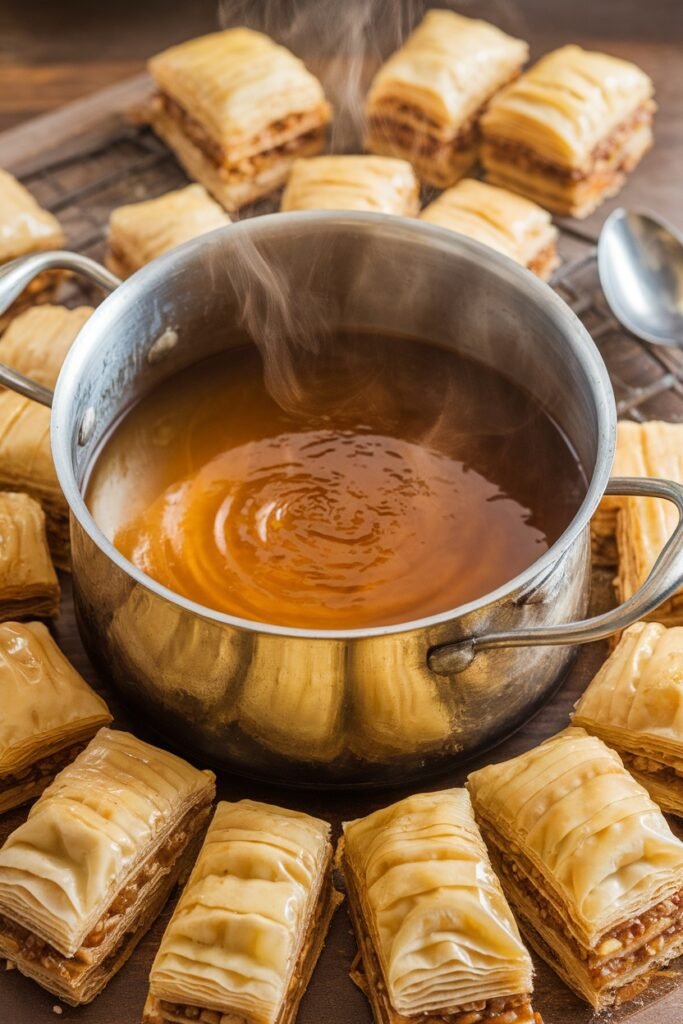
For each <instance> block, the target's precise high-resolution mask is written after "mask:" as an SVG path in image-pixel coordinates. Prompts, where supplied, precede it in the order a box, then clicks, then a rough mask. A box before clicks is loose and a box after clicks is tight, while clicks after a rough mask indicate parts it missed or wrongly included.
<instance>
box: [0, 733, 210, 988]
mask: <svg viewBox="0 0 683 1024" xmlns="http://www.w3.org/2000/svg"><path fill="white" fill-rule="evenodd" d="M213 795H214V777H213V775H212V774H211V773H210V772H201V771H198V770H197V769H196V768H192V767H191V766H190V765H189V764H188V763H187V762H186V761H183V760H181V758H179V757H175V756H174V755H173V754H169V753H167V752H166V751H164V750H159V749H157V748H156V747H152V746H149V744H147V743H142V742H141V741H140V740H138V739H136V738H135V737H134V736H131V735H130V734H129V733H125V732H114V731H112V730H110V729H101V730H100V731H99V732H98V733H97V735H96V736H95V737H94V739H93V740H91V742H90V743H89V744H88V746H87V747H86V748H85V750H84V751H83V752H82V753H81V754H79V755H78V757H77V758H76V760H75V761H73V762H72V764H70V765H69V766H68V767H67V768H65V769H64V770H63V771H62V772H60V774H59V775H58V776H57V778H56V779H55V780H54V782H53V783H52V785H50V786H48V788H47V789H46V790H45V792H44V793H43V795H42V796H41V797H40V798H39V799H38V800H37V802H36V803H35V804H34V805H33V807H32V808H31V810H30V812H29V816H28V819H27V820H26V821H25V822H24V824H23V825H20V826H19V827H18V828H17V829H15V831H14V832H12V834H11V835H10V836H9V838H8V839H7V841H6V842H5V844H4V846H3V847H2V849H0V956H3V957H6V958H7V960H8V961H10V963H13V964H14V965H15V966H16V967H18V969H19V970H20V971H21V972H22V974H25V975H26V976H27V977H29V978H32V979H33V980H34V981H36V982H38V984H39V985H42V987H43V988H45V989H47V991H48V992H52V993H53V994H54V995H56V996H58V997H59V998H60V999H63V1000H64V1001H65V1002H66V1003H69V1004H70V1005H71V1006H78V1005H80V1004H82V1003H88V1002H90V1001H91V1000H92V999H93V998H94V997H95V996H96V995H97V994H98V992H100V991H101V990H102V989H103V988H104V986H105V985H106V984H107V982H108V981H109V980H110V978H111V977H112V976H113V975H114V974H115V973H116V971H118V970H119V968H120V967H121V966H122V965H123V964H124V962H125V961H126V960H127V958H128V957H129V956H130V954H131V953H132V951H133V949H134V948H135V946H136V945H137V943H138V942H139V941H140V939H141V938H142V936H143V935H144V933H145V932H146V930H147V929H148V928H149V926H150V925H151V924H152V922H153V921H154V919H155V918H156V916H157V915H158V913H159V911H160V910H161V908H162V907H163V905H164V903H165V902H166V899H167V898H168V895H169V893H170V891H171V889H172V888H173V886H174V885H175V883H176V882H177V880H178V878H179V876H180V875H181V874H182V873H183V872H184V871H186V870H187V869H188V868H189V866H190V865H191V864H192V861H193V859H194V857H195V856H196V852H197V847H198V845H199V843H200V841H201V837H202V835H203V832H204V829H205V826H206V822H207V820H208V816H209V811H210V807H211V801H212V799H213Z"/></svg>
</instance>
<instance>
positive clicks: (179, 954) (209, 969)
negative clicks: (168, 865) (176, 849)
mask: <svg viewBox="0 0 683 1024" xmlns="http://www.w3.org/2000/svg"><path fill="white" fill-rule="evenodd" d="M329 833H330V827H329V825H328V824H327V822H325V821H320V820H319V819H318V818H312V817H310V815H308V814H301V813H299V812H297V811H288V810H284V809H283V808H281V807H273V806H272V805H270V804H261V803H255V802H254V801H252V800H241V801H239V802H238V803H220V804H218V807H217V808H216V813H215V815H214V818H213V821H212V822H211V825H210V827H209V831H208V832H207V835H206V839H205V841H204V846H203V847H202V850H201V853H200V854H199V858H198V859H197V863H196V864H195V867H194V870H193V871H192V874H191V875H190V879H189V881H188V883H187V885H186V886H185V889H184V890H183V893H182V895H181V897H180V900H179V902H178V905H177V907H176V910H175V913H174V914H173V917H172V918H171V921H170V923H169V925H168V928H167V929H166V933H165V935H164V937H163V939H162V941H161V946H160V947H159V952H158V953H157V955H156V958H155V960H154V963H153V965H152V970H151V973H150V979H149V997H148V999H147V1003H146V1005H145V1011H144V1014H143V1019H144V1022H145V1024H193V1022H194V1021H197V1020H200V1021H205V1020H206V1021H214V1020H215V1021H219V1020H220V1021H230V1022H232V1021H234V1022H235V1024H238V1022H239V1024H292V1022H293V1021H294V1019H295V1018H296V1013H297V1009H298V1006H299V1001H300V1000H301V997H302V995H303V993H304V992H305V990H306V986H307V985H308V982H309V979H310V977H311V974H312V972H313V968H314V967H315V963H316V961H317V959H318V956H319V954H320V951H321V949H322V946H323V942H324V939H325V935H326V933H327V929H328V927H329V923H330V920H331V917H332V914H333V913H334V910H335V907H336V906H337V904H338V902H339V901H340V899H341V897H340V896H339V894H338V893H337V892H335V890H334V889H333V887H332V881H331V872H330V866H331V854H332V848H331V846H330V835H329Z"/></svg>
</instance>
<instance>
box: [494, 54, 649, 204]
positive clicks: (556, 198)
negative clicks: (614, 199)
mask: <svg viewBox="0 0 683 1024" xmlns="http://www.w3.org/2000/svg"><path fill="white" fill-rule="evenodd" d="M652 95H653V86H652V82H651V81H650V79H649V78H648V76H647V75H646V74H645V73H644V72H643V71H641V70H640V68H637V67H636V66H635V64H631V63H629V62H628V61H625V60H620V59H619V58H617V57H609V56H607V55H606V54H603V53H591V52H588V51H586V50H582V49H581V48H580V47H579V46H563V47H562V48H561V49H559V50H555V51H554V52H553V53H550V54H548V55H547V56H546V57H543V59H542V60H540V61H539V62H538V64H535V65H534V67H533V68H531V70H530V71H527V72H526V74H524V75H522V77H521V78H520V79H519V80H518V81H517V82H514V83H513V84H512V85H510V86H509V87H508V88H507V89H505V90H503V92H501V93H500V94H499V95H498V96H496V97H495V99H494V100H493V101H492V103H491V105H490V106H489V108H488V110H487V112H486V113H485V114H484V117H483V118H482V122H481V127H482V132H483V136H484V139H483V144H482V162H483V164H484V168H485V170H486V178H487V180H488V181H490V182H492V183H493V184H494V185H503V186H504V187H505V188H510V189H512V190H513V192H519V193H520V194H521V195H524V196H528V198H529V199H533V200H535V202H537V203H540V204H541V205H542V206H545V207H546V208H547V209H548V210H552V211H553V212H554V213H558V214H564V215H568V216H572V217H586V216H587V215H588V214H589V213H592V212H593V210H595V208H596V207H597V206H599V205H600V203H601V202H602V201H603V200H604V199H606V198H607V197H608V196H613V195H614V194H615V193H616V192H618V191H619V189H620V188H621V186H622V185H623V183H624V180H625V175H626V174H627V173H628V172H629V171H632V170H633V168H634V167H635V166H636V164H638V162H639V161H640V159H641V157H642V156H643V154H644V153H646V152H647V150H648V149H649V148H650V146H651V145H652V117H653V114H654V111H655V104H654V101H653V99H652Z"/></svg>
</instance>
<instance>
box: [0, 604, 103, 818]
mask: <svg viewBox="0 0 683 1024" xmlns="http://www.w3.org/2000/svg"><path fill="white" fill-rule="evenodd" d="M110 722H111V715H110V714H109V710H108V708H107V705H106V704H105V703H104V701H103V700H102V698H101V697H98V695H97V694H96V693H95V691H94V690H91V689H90V687H89V686H88V684H87V683H86V681H85V679H83V678H82V677H81V676H80V675H79V674H78V672H77V671H76V669H75V668H74V667H73V666H72V665H71V664H70V663H69V662H68V661H67V659H66V658H65V657H64V655H63V654H62V652H61V651H60V649H59V647H57V644H56V643H55V642H54V640H53V639H52V637H51V636H50V634H49V632H48V630H47V629H46V627H45V626H44V625H43V624H42V623H40V622H25V623H19V622H5V623H3V624H2V625H0V812H2V811H7V810H9V809H10V807H17V806H18V805H19V804H23V803H25V802H26V801H27V800H33V799H34V798H35V797H36V796H38V795H39V794H40V793H42V792H43V790H44V789H45V787H46V786H47V785H48V783H50V782H51V781H52V779H53V778H54V777H55V775H56V774H57V772H59V771H61V770H62V768H64V767H65V766H66V765H67V764H69V763H70V762H71V761H73V760H74V759H75V757H76V756H77V755H78V754H80V752H81V750H82V749H83V747H84V746H85V745H86V743H87V742H88V741H89V740H90V739H92V737H93V736H94V734H95V733H96V732H97V730H98V729H100V728H101V727H102V726H104V725H108V724H109V723H110Z"/></svg>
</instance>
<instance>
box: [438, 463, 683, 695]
mask: <svg viewBox="0 0 683 1024" xmlns="http://www.w3.org/2000/svg"><path fill="white" fill-rule="evenodd" d="M605 493H606V494H618V495H632V496H634V497H641V498H664V499H666V500H668V501H671V502H673V503H674V504H675V505H676V507H677V508H678V523H677V525H676V529H675V530H674V532H673V533H672V534H671V537H670V538H669V540H668V541H667V544H666V546H665V547H664V549H663V550H662V552H661V553H660V555H659V558H658V559H657V561H656V563H655V565H654V566H653V568H652V572H651V573H650V575H649V576H648V578H647V579H646V580H645V582H644V583H643V585H642V587H640V589H639V590H638V591H636V593H635V594H634V595H633V597H631V598H630V599H629V600H628V601H625V602H624V603H623V604H621V605H618V606H617V607H616V608H612V609H610V610H609V611H608V612H605V613H604V614H603V615H596V616H595V617H594V618H592V619H585V620H583V621H582V622H568V623H565V624H564V625H561V626H536V627H534V628H532V629H528V630H512V631H511V632H507V633H488V634H486V633H484V634H481V635H479V636H475V637H471V638H470V639H468V640H463V641H461V642H460V643H457V644H445V645H444V646H443V647H436V648H435V649H434V650H432V651H430V652H429V667H430V668H431V669H432V671H433V672H438V673H439V674H441V675H451V674H452V673H454V672H462V671H464V669H466V668H467V667H468V666H469V665H471V664H472V662H473V660H474V658H475V657H476V655H477V654H479V653H480V652H481V651H491V650H494V649H495V648H497V647H526V646H529V645H541V646H550V645H553V646H554V645H556V644H562V645H564V644H587V643H591V642H592V641H594V640H604V639H605V638H606V637H608V636H611V635H612V634H613V633H619V632H621V630H623V629H626V627H627V626H630V625H631V624H632V623H634V622H637V621H638V620H639V619H644V618H645V617H646V616H647V615H649V614H650V613H651V612H653V611H654V610H655V608H657V607H658V606H659V605H660V604H662V602H663V601H667V600H668V599H669V598H670V597H671V596H672V595H673V594H675V592H676V591H677V590H678V589H679V588H680V587H681V586H683V486H681V485H680V484H677V483H674V482H673V481H672V480H653V479H650V480H647V479H643V478H640V477H631V478H629V477H615V478H613V479H612V480H610V481H609V483H608V485H607V487H606V489H605Z"/></svg>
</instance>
